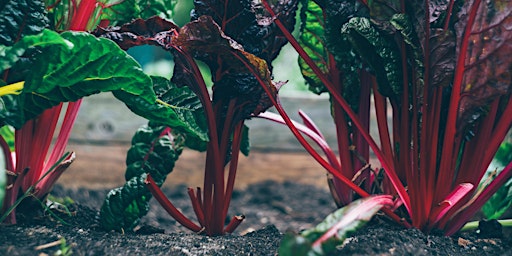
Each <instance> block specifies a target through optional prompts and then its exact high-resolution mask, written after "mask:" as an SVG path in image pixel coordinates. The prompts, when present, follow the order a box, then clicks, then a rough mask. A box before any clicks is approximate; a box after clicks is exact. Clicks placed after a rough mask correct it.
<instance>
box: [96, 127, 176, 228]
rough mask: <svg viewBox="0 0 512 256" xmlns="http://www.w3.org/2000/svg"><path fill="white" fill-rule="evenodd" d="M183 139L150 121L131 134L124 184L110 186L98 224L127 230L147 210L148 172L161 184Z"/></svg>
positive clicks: (133, 225) (135, 223)
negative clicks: (113, 187)
mask: <svg viewBox="0 0 512 256" xmlns="http://www.w3.org/2000/svg"><path fill="white" fill-rule="evenodd" d="M183 143H184V139H183V137H182V136H180V135H171V133H170V129H169V128H167V127H166V126H162V125H158V124H155V123H150V124H149V125H145V126H143V127H141V128H140V129H139V130H138V131H137V132H136V133H135V135H134V136H133V138H132V146H131V147H130V149H129V150H128V153H127V156H126V173H125V179H126V184H125V185H124V186H123V187H119V188H116V189H113V190H111V191H110V192H109V193H108V195H107V197H106V198H105V201H104V203H103V205H102V207H101V210H100V225H101V226H102V227H103V228H104V229H106V230H117V231H121V230H124V231H130V230H132V229H133V228H134V227H135V225H137V223H138V222H139V220H140V218H141V217H143V216H145V215H146V213H147V212H148V210H149V200H150V199H151V193H150V191H149V190H148V189H147V187H146V185H145V183H144V182H145V180H146V175H147V173H149V174H151V176H152V177H153V178H154V180H155V183H156V184H157V185H158V186H161V185H162V184H163V182H164V181H165V179H166V177H167V175H168V174H169V173H170V172H171V171H172V169H173V168H174V163H175V162H176V161H177V160H178V157H179V156H180V154H181V152H182V150H183Z"/></svg>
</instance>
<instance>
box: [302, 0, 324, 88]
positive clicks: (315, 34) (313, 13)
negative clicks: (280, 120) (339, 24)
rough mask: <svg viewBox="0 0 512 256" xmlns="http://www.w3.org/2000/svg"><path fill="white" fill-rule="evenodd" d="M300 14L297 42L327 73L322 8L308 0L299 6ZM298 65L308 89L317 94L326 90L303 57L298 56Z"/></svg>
mask: <svg viewBox="0 0 512 256" xmlns="http://www.w3.org/2000/svg"><path fill="white" fill-rule="evenodd" d="M300 15H301V20H302V24H301V28H300V37H299V43H300V45H301V46H302V48H304V50H305V51H306V53H307V54H308V55H309V56H310V57H311V59H312V60H314V61H315V63H316V64H317V66H318V67H319V68H320V69H321V70H322V72H323V73H325V74H327V73H328V72H329V52H328V51H327V48H326V45H325V44H326V43H325V38H324V20H323V11H322V8H320V6H318V4H316V3H315V2H313V1H308V2H307V6H303V7H302V8H301V12H300ZM299 66H300V70H301V72H302V76H303V77H304V79H306V81H307V82H308V89H309V90H310V91H312V92H314V93H317V94H320V93H322V92H326V91H327V89H326V88H325V86H324V85H323V83H322V82H321V81H320V79H319V78H318V76H316V75H315V74H314V73H313V70H311V67H310V66H309V65H307V64H306V62H305V61H304V59H302V58H299Z"/></svg>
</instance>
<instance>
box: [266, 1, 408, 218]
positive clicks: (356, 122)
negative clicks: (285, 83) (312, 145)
mask: <svg viewBox="0 0 512 256" xmlns="http://www.w3.org/2000/svg"><path fill="white" fill-rule="evenodd" d="M262 3H263V5H264V6H265V8H266V9H267V11H268V12H269V13H270V14H271V15H272V16H273V17H276V19H275V20H274V22H275V23H276V25H277V26H278V27H279V29H280V30H281V31H282V33H283V35H284V36H285V37H286V39H288V41H289V42H290V44H291V45H292V46H293V47H294V48H295V50H296V51H297V52H298V53H299V55H300V56H301V57H302V58H303V59H304V61H305V62H306V63H307V64H308V65H309V66H310V67H311V69H312V70H313V72H314V73H315V75H317V76H318V78H319V79H320V80H321V81H322V83H324V85H325V86H326V87H327V89H328V90H329V91H330V92H335V91H336V90H335V87H334V85H333V84H332V83H331V82H330V81H329V80H328V79H327V78H326V77H325V76H324V75H323V74H322V72H321V70H320V69H319V68H318V66H317V65H316V64H315V63H314V62H313V60H312V59H311V58H309V56H308V55H307V53H306V52H305V51H304V49H302V47H300V45H299V43H298V42H297V40H296V39H295V38H294V37H293V36H292V35H291V34H290V32H289V31H288V30H287V29H286V27H285V26H284V25H283V24H282V23H281V21H280V20H279V18H278V17H277V16H276V15H275V13H274V11H273V10H272V9H271V8H270V6H269V4H268V2H267V1H266V0H263V1H262ZM269 95H271V94H269ZM332 95H333V96H334V99H335V100H336V101H337V102H338V103H339V104H340V106H341V107H342V108H343V110H345V112H346V113H347V115H348V116H349V117H350V119H351V120H352V121H353V123H354V125H355V126H356V127H357V129H359V131H360V132H361V135H362V136H363V137H364V139H365V140H366V141H367V142H368V144H369V145H370V147H371V149H372V150H373V152H374V153H375V155H376V156H377V158H378V159H379V161H380V162H381V164H382V168H383V169H384V170H385V171H386V173H387V175H388V176H389V178H390V180H391V182H392V184H393V186H394V187H395V189H396V190H397V192H398V194H399V196H400V197H401V198H402V201H403V203H404V206H405V208H406V209H407V211H408V212H409V213H412V211H411V210H412V209H411V204H410V199H409V195H408V194H407V191H405V187H404V186H403V184H402V183H401V181H400V179H399V178H398V176H397V174H396V172H395V170H394V169H392V166H391V165H390V162H391V160H390V159H387V158H386V157H385V156H384V155H383V153H382V151H381V150H380V149H379V147H378V146H377V144H376V143H375V141H374V140H373V138H372V137H371V136H370V134H369V133H367V132H365V129H364V127H363V126H362V124H361V123H360V122H359V119H358V118H357V116H356V114H355V113H354V112H353V111H352V109H351V108H350V106H349V105H348V104H347V102H346V101H345V99H343V97H341V96H340V95H338V94H336V93H332ZM285 120H286V119H285ZM297 134H299V135H298V136H301V135H300V133H298V132H297ZM308 151H309V150H308ZM322 160H323V159H322Z"/></svg>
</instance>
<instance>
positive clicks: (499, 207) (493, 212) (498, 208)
mask: <svg viewBox="0 0 512 256" xmlns="http://www.w3.org/2000/svg"><path fill="white" fill-rule="evenodd" d="M510 206H512V180H509V181H508V182H507V183H505V185H503V186H502V187H500V188H499V189H498V191H497V192H496V193H495V194H494V195H493V196H492V197H491V198H490V199H489V200H488V201H487V202H486V203H485V204H484V206H483V207H482V213H483V214H484V216H485V218H486V219H498V218H500V217H501V215H503V214H504V213H505V212H506V211H507V210H508V209H509V208H510Z"/></svg>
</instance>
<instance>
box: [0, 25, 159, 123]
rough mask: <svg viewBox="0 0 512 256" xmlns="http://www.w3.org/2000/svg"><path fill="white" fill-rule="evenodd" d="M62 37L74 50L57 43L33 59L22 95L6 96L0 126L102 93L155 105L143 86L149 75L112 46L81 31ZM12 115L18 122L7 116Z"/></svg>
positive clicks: (151, 96) (150, 94)
mask: <svg viewBox="0 0 512 256" xmlns="http://www.w3.org/2000/svg"><path fill="white" fill-rule="evenodd" d="M61 36H62V38H63V39H64V40H66V41H67V42H70V44H69V45H73V47H72V48H71V49H69V48H63V47H60V45H56V46H55V47H52V48H51V49H47V50H45V51H42V52H39V53H38V54H36V55H35V56H34V61H33V62H32V63H30V64H31V66H32V70H31V73H30V74H29V76H28V77H26V78H25V79H26V80H25V88H24V89H23V92H22V93H21V94H20V95H16V96H10V99H9V100H11V104H6V105H4V107H5V108H4V109H2V110H1V112H0V118H2V121H3V122H5V123H7V124H9V125H12V126H14V127H15V128H20V127H21V126H22V125H23V124H24V123H25V121H26V120H29V119H31V118H34V117H36V116H37V115H38V114H40V113H41V112H42V111H43V110H45V109H47V108H50V107H52V106H55V105H57V104H59V103H60V102H66V101H76V100H78V99H80V98H82V97H84V96H88V95H92V94H96V93H100V92H106V91H115V90H121V91H123V92H125V93H129V94H131V95H132V96H133V97H140V98H141V99H142V100H145V101H147V102H155V101H156V96H155V94H154V92H153V91H152V90H151V88H150V87H149V86H148V85H151V79H150V78H149V76H147V75H145V74H144V73H143V72H142V69H141V68H140V66H139V65H138V64H137V63H136V62H135V60H133V58H131V57H130V56H129V55H128V54H127V53H126V52H124V51H123V50H121V49H120V48H119V47H118V46H117V45H116V44H115V43H113V42H112V41H110V40H106V39H98V38H96V37H94V36H92V35H90V34H87V33H83V32H64V33H62V35H61ZM93 45H94V47H92V46H93ZM140 85H146V86H140ZM13 115H14V116H16V117H17V118H16V119H15V118H9V117H12V116H13Z"/></svg>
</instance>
